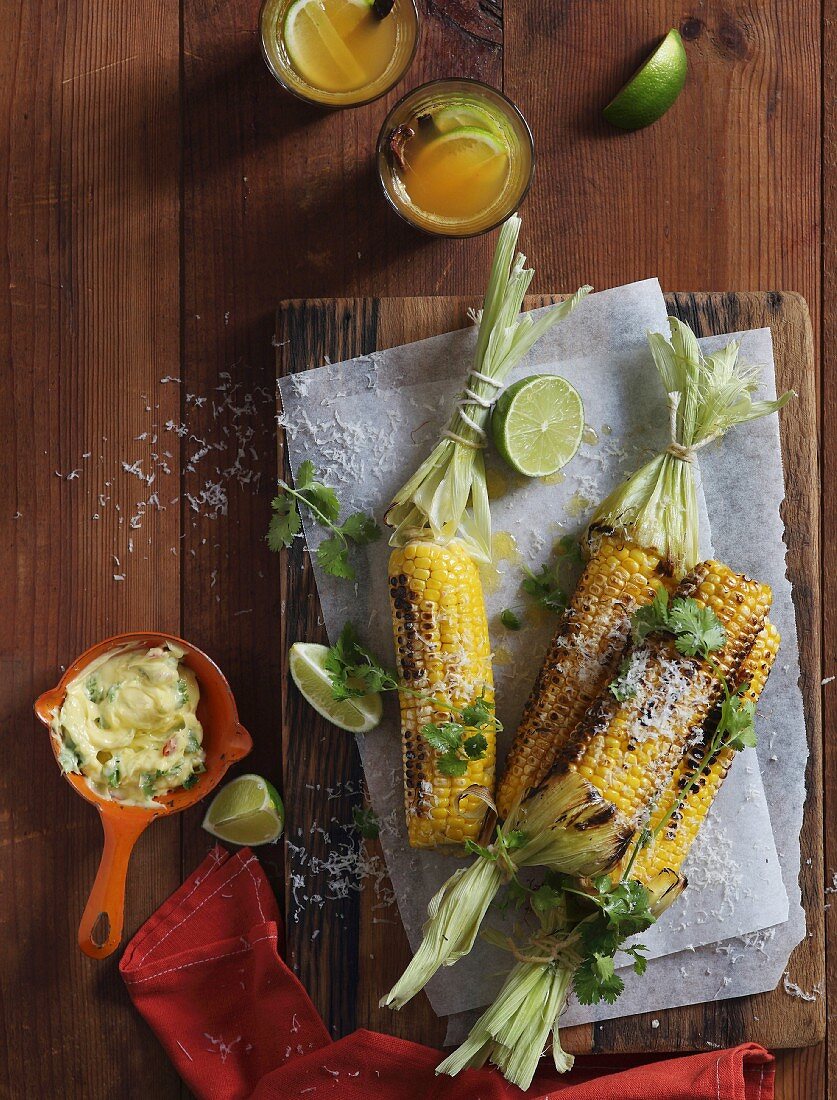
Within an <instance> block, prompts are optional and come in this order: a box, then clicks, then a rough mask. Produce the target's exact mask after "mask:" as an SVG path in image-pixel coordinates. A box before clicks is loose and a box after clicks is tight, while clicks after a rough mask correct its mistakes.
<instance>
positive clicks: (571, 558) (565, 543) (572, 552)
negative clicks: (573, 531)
mask: <svg viewBox="0 0 837 1100" xmlns="http://www.w3.org/2000/svg"><path fill="white" fill-rule="evenodd" d="M558 547H559V549H560V551H561V556H562V557H564V558H565V559H566V560H567V561H568V562H570V564H572V565H584V555H583V554H582V552H581V543H580V542H579V541H578V539H574V538H573V537H572V535H563V536H562V537H561V538H560V539H559V540H558Z"/></svg>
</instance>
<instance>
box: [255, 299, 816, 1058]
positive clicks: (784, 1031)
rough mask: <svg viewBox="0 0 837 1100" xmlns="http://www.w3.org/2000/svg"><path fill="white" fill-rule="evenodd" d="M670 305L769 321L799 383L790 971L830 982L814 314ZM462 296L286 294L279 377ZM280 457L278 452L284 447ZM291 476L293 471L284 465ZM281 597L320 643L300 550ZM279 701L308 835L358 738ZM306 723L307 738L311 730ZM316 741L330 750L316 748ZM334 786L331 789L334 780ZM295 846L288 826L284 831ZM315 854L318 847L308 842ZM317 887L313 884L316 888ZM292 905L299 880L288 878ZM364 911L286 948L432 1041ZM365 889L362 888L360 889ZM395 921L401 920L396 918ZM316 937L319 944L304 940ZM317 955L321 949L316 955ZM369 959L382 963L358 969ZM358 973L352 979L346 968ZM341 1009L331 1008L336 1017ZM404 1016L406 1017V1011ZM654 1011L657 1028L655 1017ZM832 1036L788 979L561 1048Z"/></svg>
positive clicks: (426, 320) (393, 957)
mask: <svg viewBox="0 0 837 1100" xmlns="http://www.w3.org/2000/svg"><path fill="white" fill-rule="evenodd" d="M553 300H554V298H549V297H534V296H533V297H530V298H529V299H527V302H526V306H527V308H535V307H536V306H539V305H544V304H546V303H547V302H549V301H553ZM667 303H668V306H669V309H670V310H671V311H672V312H674V313H676V314H677V315H678V316H680V317H682V318H683V319H684V320H685V321H687V322H688V323H689V324H690V325H691V326H692V327H693V328H694V330H695V331H696V332H697V333H698V334H700V335H704V334H710V333H715V332H735V331H739V330H741V329H747V328H759V327H762V326H770V328H771V330H772V333H773V339H774V349H775V357H776V374H777V386H778V387H779V389H780V390H781V389H794V390H796V392H797V393H798V395H799V398H798V401H797V402H795V403H794V405H793V406H792V407H791V408H790V409H789V410H788V411H787V412H785V414H783V416H782V418H781V421H780V423H781V433H782V447H783V453H784V455H785V473H786V478H787V497H786V501H785V505H784V509H783V514H784V519H785V523H786V527H787V532H788V535H787V541H788V571H789V576H790V578H791V580H792V582H793V583H794V586H795V588H794V590H795V602H796V610H797V620H798V624H799V636H800V646H801V660H802V669H803V681H802V688H803V693H804V696H805V700H806V716H807V725H808V734H809V743H810V749H811V756H810V761H809V765H808V774H807V787H808V798H807V802H806V809H805V822H804V827H803V833H802V838H801V848H802V861H803V871H802V876H801V885H802V891H803V904H804V905H805V907H806V910H807V926H808V933H809V936H808V937H807V938H806V939H804V940H803V942H802V943H801V944H800V945H799V947H798V948H797V949H796V951H795V952H794V954H793V956H792V958H791V961H790V964H789V967H788V974H789V977H790V979H791V980H792V981H795V982H796V983H797V984H798V985H799V986H800V988H801V989H803V990H812V989H819V990H822V988H823V984H824V980H825V952H824V939H823V913H822V904H821V893H820V891H821V883H822V874H823V871H822V843H821V839H822V770H821V769H822V752H821V712H820V690H819V680H820V602H819V583H820V578H819V560H820V558H819V538H818V530H819V479H818V472H817V437H816V412H817V410H816V394H815V386H814V376H813V372H812V370H811V366H812V362H813V342H812V333H811V326H810V321H809V317H808V311H807V308H806V306H805V303H804V301H803V300H802V299H801V298H800V297H799V296H798V295H793V294H790V295H783V294H779V293H768V294H757V293H749V294H747V293H745V294H678V295H669V296H668V297H667ZM474 304H476V303H475V301H474V300H472V299H468V298H452V297H443V298H381V299H338V300H327V299H326V300H322V299H319V300H311V301H304V302H290V303H287V304H286V305H283V306H281V307H280V309H279V311H278V314H277V321H276V344H277V372H278V374H279V375H280V376H282V375H285V374H290V373H296V372H298V371H300V370H306V369H308V368H309V367H312V366H316V365H318V364H320V363H322V362H324V361H325V360H326V358H327V359H329V360H330V361H332V362H339V361H340V360H342V359H345V358H347V357H350V356H354V355H361V354H367V353H369V352H371V351H375V350H379V349H382V348H386V347H392V346H395V345H397V344H401V343H404V342H407V341H410V340H416V339H422V338H424V337H426V336H432V335H435V334H437V333H439V332H444V331H448V330H449V329H452V328H457V327H460V326H461V325H462V324H464V323H465V320H466V313H467V309H468V307H469V306H471V305H474ZM280 461H282V462H284V456H283V454H282V451H281V450H280ZM284 476H287V470H285V471H284ZM283 605H284V608H285V616H284V623H285V634H286V638H285V645H286V646H288V645H290V644H291V643H292V642H293V641H295V640H296V639H297V638H305V639H307V640H324V634H323V630H322V627H321V626H319V625H317V624H318V623H319V621H320V617H319V615H318V611H319V604H318V602H317V596H316V589H315V587H314V582H313V574H312V571H311V569H310V566H309V564H308V561H307V555H306V554H304V552H303V551H302V549H301V547H299V546H295V548H294V551H293V553H292V554H289V555H287V556H286V560H285V561H284V563H283ZM286 699H287V702H286V706H285V711H284V721H283V729H284V733H283V741H284V743H285V745H286V768H285V791H286V795H287V800H288V803H289V804H290V805H293V806H295V807H296V810H295V818H294V821H295V824H296V828H297V829H298V830H301V835H302V836H312V835H313V836H314V837H315V840H316V824H315V823H316V822H318V821H322V820H323V819H324V818H327V815H328V813H329V806H330V805H331V804H332V803H331V800H330V799H329V798H327V797H326V796H324V794H323V792H322V791H321V790H320V791H318V790H317V784H318V783H324V782H325V781H324V780H323V779H322V778H320V777H321V775H322V767H323V764H322V762H323V760H325V761H327V762H328V774H329V775H331V773H332V771H333V770H334V763H335V762H336V765H337V770H336V774H337V775H340V774H343V775H349V776H350V777H351V780H352V782H353V784H354V787H355V789H357V787H358V786H359V782H358V780H359V761H358V758H357V752H356V750H355V747H354V744H353V743H351V742H350V741H349V740H346V739H344V738H341V737H340V736H339V734H338V733H337V731H334V730H329V727H328V725H327V723H323V722H321V721H320V720H318V719H316V718H314V716H313V715H312V714H311V712H310V709H308V708H306V706H305V704H304V703H303V702H302V701H301V699H300V698H299V697H298V694H297V693H296V692H293V691H291V692H289V693H288V695H287V696H286ZM303 731H304V735H303ZM321 747H322V748H324V750H325V751H324V753H322V755H321V751H322V750H321ZM330 783H331V784H332V785H333V783H334V777H333V775H332V776H331V780H330ZM339 820H341V821H343V822H350V821H351V816H350V808H349V807H348V806H346V807H345V808H343V816H342V817H340V818H339ZM288 836H289V843H291V844H293V842H294V841H293V836H294V830H293V829H291V830H290V831H289V834H288ZM305 843H306V845H307V846H308V848H309V849H311V848H312V847H313V850H314V851H315V853H316V854H317V855H320V856H322V855H323V854H324V853H323V852H321V851H319V847H318V845H317V844H316V843H315V844H314V845H313V846H312V844H311V842H310V841H306V842H305ZM309 892H310V889H309ZM287 894H288V900H289V903H290V904H292V902H293V898H292V894H293V890H292V889H291V888H290V887H288V888H287ZM365 894H366V897H367V902H366V906H365V909H364V908H363V907H362V908H361V910H360V912H359V911H358V909H357V906H356V904H353V906H352V911H351V912H350V911H349V910H348V909H347V908H346V906H345V905H343V906H340V907H339V908H338V909H337V912H336V915H337V918H338V920H337V921H336V920H335V919H334V916H335V912H334V909H333V908H332V907H331V906H326V907H325V908H322V909H318V908H317V907H314V906H308V907H307V908H306V909H305V911H304V913H303V914H301V919H300V921H299V923H294V924H292V925H291V926H290V927H289V930H288V943H289V950H290V952H291V957H292V958H293V960H294V963H295V965H296V966H297V968H298V970H299V972H300V976H301V977H302V980H303V981H304V982H305V984H306V987H307V988H308V989H309V990H310V991H311V992H312V996H314V997H315V1000H316V1003H317V1004H318V1006H319V1007H320V1010H321V1011H322V1012H323V1013H324V1015H326V1018H327V1019H330V1020H331V1021H334V1020H335V1018H336V1020H337V1028H338V1030H340V1031H341V1032H342V1031H344V1030H346V1025H345V1024H344V1020H345V1019H346V1014H348V1018H349V1019H350V1020H351V1026H363V1027H374V1028H376V1029H378V1030H383V1031H393V1032H397V1033H398V1034H404V1033H405V1032H404V1030H403V1029H404V1026H405V1019H407V1018H408V1020H409V1022H408V1029H407V1031H406V1034H408V1035H409V1036H410V1037H411V1038H413V1039H417V1038H420V1039H421V1040H422V1041H424V1042H428V1043H437V1044H438V1042H439V1041H440V1035H441V1029H440V1024H439V1021H437V1020H435V1019H434V1017H433V1014H432V1012H428V1008H429V1002H427V1000H426V999H425V998H416V1001H418V1002H419V1003H418V1004H416V1002H415V1001H414V1002H412V1003H411V1004H410V1005H409V1006H408V1008H407V1009H406V1010H405V1011H403V1012H402V1013H399V1014H397V1015H393V1014H390V1013H382V1012H381V1011H380V1010H378V1009H377V1008H376V1007H375V1006H376V1005H377V1000H378V997H379V996H380V994H381V992H382V991H383V990H384V989H385V988H388V986H387V985H386V984H385V976H386V977H389V976H391V975H397V974H398V973H399V972H400V970H401V969H403V966H404V965H405V964H406V962H407V961H408V959H409V957H410V956H409V952H408V948H407V945H406V940H405V937H404V936H403V934H399V929H397V928H396V929H388V930H387V934H386V936H384V937H382V936H381V935H380V930H379V929H378V928H376V926H375V925H373V924H371V923H370V922H369V919H368V918H369V914H370V913H372V912H374V909H373V908H372V905H373V899H372V898H371V896H370V895H371V891H365ZM362 898H363V895H362ZM395 916H396V920H397V915H395ZM312 938H313V941H314V942H315V944H316V945H317V946H316V947H315V948H314V949H313V951H312V948H311V947H310V946H309V945H310V944H311V942H312ZM312 955H315V956H316V958H315V959H313V958H312ZM369 955H372V956H373V957H374V960H375V965H374V966H366V967H363V966H359V960H364V959H365V958H366V957H367V956H369ZM347 972H348V973H349V974H350V975H351V981H350V983H349V984H348V985H347V983H346V982H345V980H344V977H343V975H345V974H346V973H347ZM335 1013H336V1017H335ZM408 1013H409V1017H408ZM652 1015H653V1017H654V1018H656V1019H658V1021H659V1026H657V1027H656V1028H652V1027H651V1019H652ZM824 1034H825V1003H824V1000H823V999H822V997H817V998H815V999H814V1001H812V1002H807V1001H804V1000H800V999H798V998H793V997H790V996H788V994H787V993H786V992H785V991H784V989H783V988H782V987H781V986H780V987H779V989H777V990H775V991H774V992H772V993H765V994H761V995H759V996H757V997H747V998H739V999H736V1000H727V1001H719V1002H715V1003H710V1004H703V1005H697V1006H691V1007H688V1008H682V1009H674V1010H671V1011H668V1012H656V1013H653V1014H648V1015H646V1016H642V1015H640V1016H632V1017H627V1018H623V1019H619V1020H613V1021H609V1022H607V1023H604V1024H599V1025H596V1026H595V1027H591V1026H585V1027H577V1028H573V1029H568V1030H567V1032H566V1036H565V1037H566V1044H565V1045H566V1046H567V1049H570V1050H573V1051H575V1052H578V1053H584V1052H609V1053H623V1052H631V1051H671V1050H692V1049H700V1048H702V1047H714V1046H724V1045H729V1044H731V1043H737V1042H743V1041H745V1040H747V1039H749V1040H751V1041H754V1042H762V1043H764V1044H765V1045H766V1046H769V1047H774V1048H782V1047H787V1046H803V1045H811V1044H813V1043H817V1042H819V1041H821V1040H822V1038H823V1036H824Z"/></svg>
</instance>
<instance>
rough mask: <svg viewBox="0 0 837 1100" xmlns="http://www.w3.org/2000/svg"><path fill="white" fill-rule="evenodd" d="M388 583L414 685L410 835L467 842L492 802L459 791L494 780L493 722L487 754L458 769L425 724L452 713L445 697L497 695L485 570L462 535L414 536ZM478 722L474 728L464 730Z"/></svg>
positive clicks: (394, 558) (458, 703)
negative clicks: (444, 765) (441, 759)
mask: <svg viewBox="0 0 837 1100" xmlns="http://www.w3.org/2000/svg"><path fill="white" fill-rule="evenodd" d="M411 562H412V563H415V566H414V568H413V569H412V570H410V569H409V567H408V564H409V563H411ZM389 585H390V597H391V604H392V622H393V630H394V634H395V654H396V661H397V666H398V675H399V677H400V679H401V681H402V683H403V684H404V685H405V686H406V687H408V688H410V689H411V692H410V693H408V692H405V691H402V692H400V693H399V696H400V702H401V732H402V739H403V751H404V792H405V804H406V811H407V830H408V835H409V839H410V844H411V846H412V847H414V848H435V847H436V846H437V845H442V844H462V843H464V841H465V840H467V839H468V838H471V839H476V838H477V836H478V835H479V831H480V826H481V824H482V819H483V817H484V816H485V806H484V804H483V803H482V802H481V801H480V800H479V799H476V798H473V797H471V796H468V797H466V798H463V799H461V801H460V800H459V796H460V794H461V793H462V791H464V790H465V788H466V787H468V786H469V785H470V784H472V783H476V784H478V785H479V786H483V787H487V788H488V790H489V791H491V790H492V789H493V786H494V758H495V751H496V745H495V741H496V738H495V734H494V731H493V729H491V728H486V729H482V730H480V731H479V732H481V733H483V735H484V736H485V738H486V740H487V741H488V748H487V749H486V752H485V755H484V756H483V758H482V759H481V760H471V761H469V762H468V766H467V771H466V772H465V775H463V776H461V777H455V778H452V777H451V776H447V775H444V774H443V773H442V772H441V771H440V770H439V768H438V755H437V753H436V752H435V751H434V749H433V748H432V747H431V746H430V745H429V744H428V743H427V742H426V741H425V739H424V737H423V736H422V732H421V731H422V729H423V728H424V727H425V726H426V725H428V724H429V723H441V722H447V721H450V720H451V712H450V711H449V710H446V709H445V706H452V707H455V708H461V707H464V706H467V705H468V704H469V703H472V702H473V701H474V700H475V699H476V698H478V697H479V696H480V695H483V694H484V695H485V698H486V699H487V700H488V701H490V702H493V700H494V685H493V680H492V675H491V646H490V643H489V639H488V621H487V619H486V614H485V603H484V600H483V594H482V586H481V584H480V577H479V572H478V570H477V566H476V564H475V562H474V561H473V559H472V558H471V556H470V554H469V553H468V552H467V550H466V549H465V548H464V547H463V546H462V545H461V544H459V543H456V542H452V543H448V544H447V545H445V546H440V545H437V544H436V543H432V542H410V543H408V544H407V545H406V546H404V547H398V548H396V549H395V550H393V552H392V554H391V556H390V559H389ZM412 692H416V693H417V694H416V695H414V694H412ZM430 696H432V697H433V699H432V700H431V698H430ZM475 732H477V731H476V730H466V732H465V735H464V737H465V738H467V737H468V736H470V735H471V734H473V733H475Z"/></svg>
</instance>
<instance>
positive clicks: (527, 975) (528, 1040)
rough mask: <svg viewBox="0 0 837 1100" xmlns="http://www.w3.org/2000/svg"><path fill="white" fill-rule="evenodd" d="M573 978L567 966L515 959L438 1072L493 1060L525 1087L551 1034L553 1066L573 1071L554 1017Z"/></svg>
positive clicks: (506, 1074)
mask: <svg viewBox="0 0 837 1100" xmlns="http://www.w3.org/2000/svg"><path fill="white" fill-rule="evenodd" d="M572 980H573V969H572V968H571V967H566V966H560V965H557V964H547V963H527V962H519V963H516V964H515V966H514V967H513V968H512V970H511V972H510V973H509V976H508V977H507V978H506V981H505V982H504V984H503V987H502V989H501V990H500V992H499V993H498V994H497V997H496V998H495V1000H494V1002H493V1003H492V1004H491V1005H490V1006H489V1007H488V1008H487V1009H486V1010H485V1012H484V1013H483V1014H482V1016H480V1018H479V1020H477V1022H476V1023H475V1024H474V1026H473V1028H472V1029H471V1033H470V1035H469V1036H468V1038H467V1039H466V1040H465V1042H464V1043H462V1045H461V1046H460V1047H458V1048H457V1050H455V1051H454V1052H453V1053H452V1054H450V1055H449V1056H448V1057H447V1058H446V1059H445V1060H444V1061H443V1062H441V1063H440V1065H439V1066H438V1067H437V1069H436V1072H437V1073H446V1074H448V1075H449V1076H451V1077H455V1076H456V1074H457V1073H459V1072H461V1070H463V1069H470V1068H476V1067H479V1066H482V1065H484V1064H485V1062H486V1061H491V1062H493V1063H494V1065H496V1066H497V1067H498V1068H499V1069H500V1070H501V1071H502V1073H503V1076H504V1077H505V1078H506V1079H507V1080H508V1081H511V1082H512V1083H513V1084H515V1085H518V1086H519V1087H520V1088H522V1089H527V1088H528V1087H529V1085H530V1084H531V1083H532V1078H533V1077H534V1076H535V1071H536V1070H537V1068H538V1062H539V1061H540V1058H541V1055H542V1054H543V1052H544V1049H545V1047H546V1046H547V1045H548V1041H549V1037H550V1034H551V1035H552V1043H551V1046H552V1054H553V1058H554V1060H555V1067H556V1069H557V1070H558V1072H559V1073H564V1072H566V1071H567V1070H569V1069H571V1068H572V1064H573V1058H572V1055H570V1054H567V1053H566V1052H565V1051H564V1050H563V1049H562V1048H561V1043H560V1038H559V1035H558V1018H559V1017H560V1015H561V1013H562V1012H563V1011H564V1008H565V1007H566V1004H567V999H568V997H569V994H570V990H571V988H572Z"/></svg>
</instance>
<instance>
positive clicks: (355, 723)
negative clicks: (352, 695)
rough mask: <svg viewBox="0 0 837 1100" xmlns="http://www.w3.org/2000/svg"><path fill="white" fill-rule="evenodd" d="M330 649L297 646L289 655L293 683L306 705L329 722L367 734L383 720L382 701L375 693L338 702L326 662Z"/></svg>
mask: <svg viewBox="0 0 837 1100" xmlns="http://www.w3.org/2000/svg"><path fill="white" fill-rule="evenodd" d="M327 657H328V647H327V646H324V645H318V644H317V643H316V642H294V644H293V645H292V646H291V652H290V655H289V665H290V670H291V676H292V677H293V682H294V683H295V684H296V686H297V687H298V688H299V690H300V692H301V693H302V695H303V697H304V699H305V701H306V702H308V703H310V704H311V706H312V707H313V708H314V710H316V711H317V712H318V713H319V714H322V716H323V717H324V718H327V719H328V720H329V722H332V723H333V724H334V725H335V726H338V727H339V728H340V729H341V730H349V732H350V733H368V732H369V730H372V729H374V728H375V726H377V725H378V723H379V722H380V720H381V712H382V709H383V708H382V705H381V697H380V695H378V694H377V693H376V692H373V693H372V694H371V695H362V696H361V697H360V698H359V699H343V700H341V701H339V702H338V700H336V699H335V698H334V693H333V692H332V690H331V677H330V676H329V674H328V672H327V671H326V667H325V662H326V658H327Z"/></svg>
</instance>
